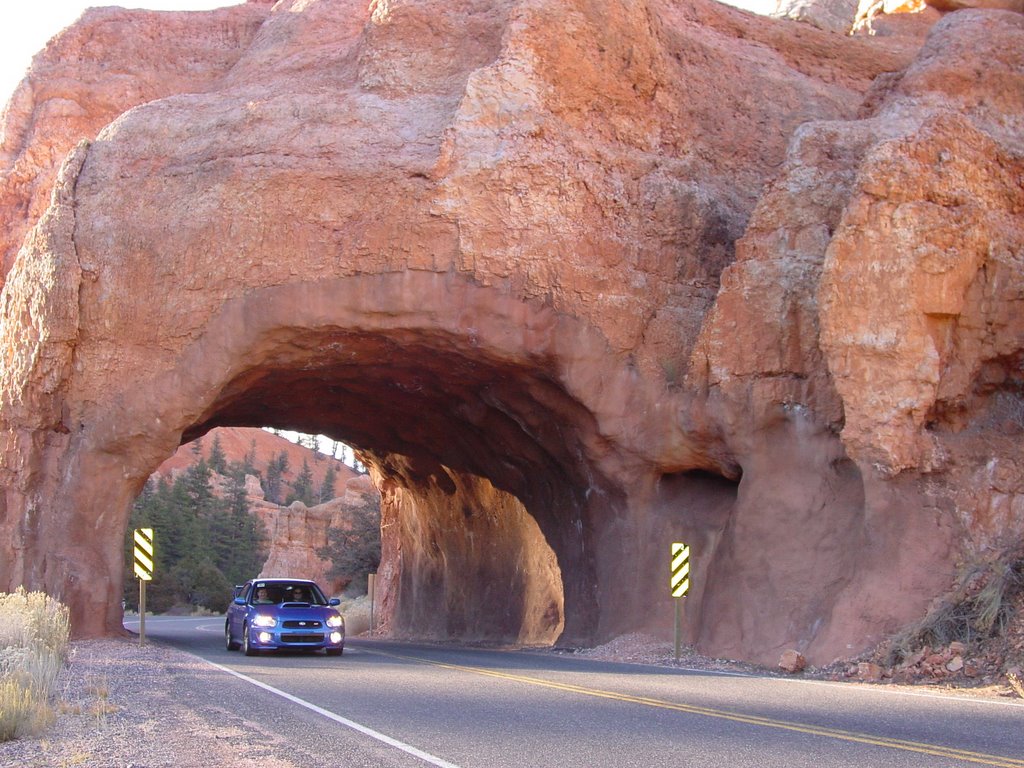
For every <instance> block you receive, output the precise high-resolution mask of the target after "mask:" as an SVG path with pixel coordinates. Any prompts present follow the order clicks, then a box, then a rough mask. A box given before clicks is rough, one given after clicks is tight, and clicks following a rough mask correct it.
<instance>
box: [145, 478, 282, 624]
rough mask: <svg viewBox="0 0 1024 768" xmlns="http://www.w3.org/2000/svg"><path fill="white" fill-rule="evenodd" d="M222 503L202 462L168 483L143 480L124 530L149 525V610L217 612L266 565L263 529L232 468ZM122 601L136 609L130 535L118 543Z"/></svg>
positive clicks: (242, 483) (147, 591)
mask: <svg viewBox="0 0 1024 768" xmlns="http://www.w3.org/2000/svg"><path fill="white" fill-rule="evenodd" d="M229 469H230V470H231V474H230V476H229V477H230V481H229V484H228V489H227V490H228V495H227V498H224V499H220V498H217V497H216V496H215V495H214V494H213V489H212V488H211V486H210V475H211V471H210V468H209V466H208V465H207V464H206V462H205V461H203V460H200V461H199V462H198V463H197V464H196V465H194V466H193V467H191V468H190V469H189V470H187V471H186V472H185V473H183V474H182V475H181V476H180V477H178V479H177V480H175V482H174V483H173V484H169V483H167V482H166V481H164V480H162V479H159V480H155V481H150V482H149V483H147V485H146V487H145V489H143V492H142V493H141V494H140V495H139V498H138V499H137V500H136V502H135V505H134V506H133V508H132V514H131V519H130V526H129V527H130V529H133V528H140V527H151V528H153V533H154V559H155V564H154V574H153V580H152V581H151V582H150V583H149V584H148V585H147V590H146V598H147V608H148V609H149V610H152V611H155V612H162V611H166V610H169V609H170V608H172V607H174V606H175V605H192V606H198V605H202V606H205V607H207V608H210V609H212V610H216V611H221V610H223V609H224V608H225V607H226V605H227V601H228V599H229V598H230V594H231V585H232V584H237V583H241V582H243V581H245V580H246V579H249V578H252V577H253V576H255V575H257V574H258V573H259V571H260V570H261V569H262V567H263V563H264V562H265V560H266V554H267V553H266V532H265V530H264V528H263V524H262V522H261V521H260V520H259V519H258V518H256V517H255V516H254V515H253V514H252V513H251V511H250V510H249V505H248V497H247V496H246V494H245V473H244V472H242V471H241V467H240V466H239V465H232V467H230V468H229ZM125 545H126V550H127V554H128V557H127V574H126V575H127V576H128V578H127V579H126V587H125V603H126V606H127V607H128V608H130V609H137V607H138V582H137V580H136V579H135V577H134V573H133V567H132V555H131V552H132V549H133V546H134V545H133V542H132V539H131V530H129V532H128V540H127V541H126V542H125Z"/></svg>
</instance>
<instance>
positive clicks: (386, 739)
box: [196, 656, 459, 768]
mask: <svg viewBox="0 0 1024 768" xmlns="http://www.w3.org/2000/svg"><path fill="white" fill-rule="evenodd" d="M196 658H197V659H200V660H202V661H204V662H206V663H207V664H209V665H210V666H211V667H214V668H215V669H219V670H220V671H221V672H227V673H228V674H229V675H233V676H235V677H237V678H239V679H240V680H244V681H245V682H247V683H251V684H252V685H255V686H256V687H257V688H262V689H263V690H265V691H269V692H270V693H273V694H276V695H278V696H280V697H281V698H282V699H286V700H288V701H290V702H292V703H293V704H298V705H299V706H302V707H305V708H306V709H308V710H310V711H311V712H315V713H316V714H318V715H322V716H323V717H326V718H327V719H329V720H333V721H334V722H336V723H340V724H341V725H344V726H345V727H346V728H351V729H352V730H354V731H358V732H359V733H361V734H363V735H365V736H369V737H370V738H371V739H376V740H377V741H381V742H383V743H385V744H387V745H388V746H390V747H394V748H395V749H400V750H402V751H403V752H406V753H408V754H410V755H412V756H413V757H418V758H419V759H420V760H423V761H424V762H427V763H430V764H431V765H436V766H438V768H459V767H458V766H457V765H455V764H454V763H449V762H447V761H445V760H442V759H441V758H439V757H435V756H434V755H431V754H430V753H428V752H424V751H423V750H421V749H417V748H416V747H414V746H412V745H410V744H406V743H405V742H402V741H399V740H398V739H393V738H391V737H390V736H387V735H385V734H383V733H381V732H379V731H375V730H373V729H372V728H368V727H367V726H365V725H360V724H359V723H357V722H355V721H354V720H349V719H348V718H345V717H342V716H341V715H336V714H334V713H333V712H331V711H330V710H327V709H324V708H323V707H318V706H317V705H316V704H311V703H310V702H308V701H305V700H303V699H300V698H299V697H298V696H293V695H292V694H290V693H286V692H284V691H282V690H279V689H277V688H274V687H273V686H271V685H267V684H266V683H261V682H260V681H259V680H256V679H254V678H251V677H248V676H247V675H243V674H242V673H241V672H236V671H235V670H233V669H231V668H230V667H225V666H223V665H222V664H218V663H217V662H215V661H210V660H209V659H204V658H203V657H202V656H196Z"/></svg>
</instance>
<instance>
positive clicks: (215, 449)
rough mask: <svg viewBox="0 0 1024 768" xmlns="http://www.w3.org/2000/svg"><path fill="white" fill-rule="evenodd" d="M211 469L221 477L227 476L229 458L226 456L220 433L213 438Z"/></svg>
mask: <svg viewBox="0 0 1024 768" xmlns="http://www.w3.org/2000/svg"><path fill="white" fill-rule="evenodd" d="M209 463H210V469H212V470H213V471H214V472H216V473H217V474H219V475H226V474H227V471H228V461H227V456H225V455H224V446H223V445H221V442H220V433H219V432H218V433H217V434H216V435H214V437H213V445H211V446H210V461H209Z"/></svg>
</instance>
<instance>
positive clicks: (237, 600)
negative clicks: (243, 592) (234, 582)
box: [233, 597, 245, 605]
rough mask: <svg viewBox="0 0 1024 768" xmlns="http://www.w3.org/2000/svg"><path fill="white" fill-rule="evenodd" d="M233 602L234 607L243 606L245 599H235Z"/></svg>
mask: <svg viewBox="0 0 1024 768" xmlns="http://www.w3.org/2000/svg"><path fill="white" fill-rule="evenodd" d="M233 602H234V603H235V605H245V598H244V597H236V598H235V599H234V601H233Z"/></svg>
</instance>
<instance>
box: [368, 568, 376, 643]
mask: <svg viewBox="0 0 1024 768" xmlns="http://www.w3.org/2000/svg"><path fill="white" fill-rule="evenodd" d="M376 586H377V574H376V573H371V574H368V575H367V577H366V591H367V594H369V596H370V632H371V633H372V632H373V600H374V592H376V589H375V588H376Z"/></svg>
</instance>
